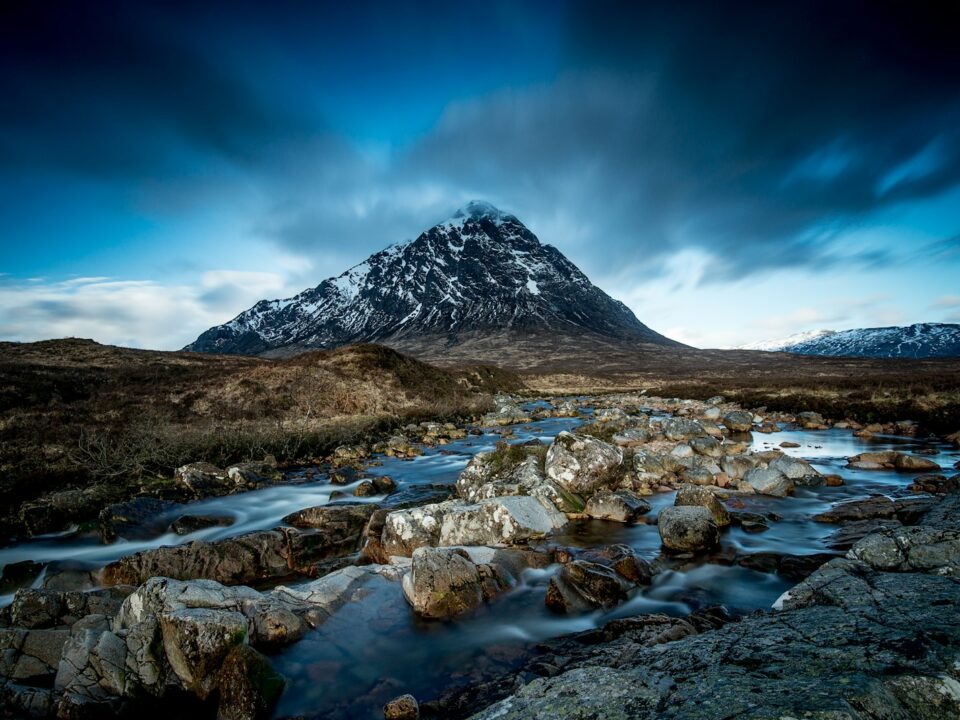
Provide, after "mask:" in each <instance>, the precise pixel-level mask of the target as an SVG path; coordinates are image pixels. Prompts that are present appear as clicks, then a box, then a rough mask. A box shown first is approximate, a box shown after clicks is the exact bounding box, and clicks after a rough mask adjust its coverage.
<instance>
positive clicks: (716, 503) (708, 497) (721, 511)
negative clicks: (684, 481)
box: [673, 485, 742, 527]
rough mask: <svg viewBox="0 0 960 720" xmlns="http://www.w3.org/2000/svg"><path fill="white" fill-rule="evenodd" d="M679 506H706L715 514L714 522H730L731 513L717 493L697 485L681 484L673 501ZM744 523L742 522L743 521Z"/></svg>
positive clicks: (722, 523) (719, 523)
mask: <svg viewBox="0 0 960 720" xmlns="http://www.w3.org/2000/svg"><path fill="white" fill-rule="evenodd" d="M673 504H674V505H677V506H699V507H705V508H707V510H709V511H710V514H711V515H712V516H713V520H714V522H715V523H716V524H717V525H718V526H719V527H723V526H725V525H729V524H730V513H729V512H727V509H726V507H724V505H723V503H722V502H720V499H719V498H718V497H717V495H716V493H714V492H712V491H710V490H709V489H707V488H704V487H700V486H697V485H681V486H680V489H679V490H678V491H677V496H676V498H675V499H674V502H673ZM741 525H742V523H741Z"/></svg>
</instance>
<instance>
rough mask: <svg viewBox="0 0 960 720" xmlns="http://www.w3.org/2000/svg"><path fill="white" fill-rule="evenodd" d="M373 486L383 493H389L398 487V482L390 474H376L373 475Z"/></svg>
mask: <svg viewBox="0 0 960 720" xmlns="http://www.w3.org/2000/svg"><path fill="white" fill-rule="evenodd" d="M373 486H374V487H375V488H376V490H377V492H378V493H380V494H381V495H389V494H390V493H392V492H394V491H395V490H396V489H397V483H396V481H394V479H393V478H392V477H390V476H389V475H376V476H374V477H373Z"/></svg>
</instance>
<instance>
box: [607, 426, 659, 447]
mask: <svg viewBox="0 0 960 720" xmlns="http://www.w3.org/2000/svg"><path fill="white" fill-rule="evenodd" d="M612 439H613V444H614V445H618V446H620V447H628V448H632V447H637V446H638V445H642V444H643V443H645V442H647V440H649V439H650V430H649V429H648V428H645V427H630V428H624V429H623V430H621V431H620V432H617V433H614V435H613V438H612Z"/></svg>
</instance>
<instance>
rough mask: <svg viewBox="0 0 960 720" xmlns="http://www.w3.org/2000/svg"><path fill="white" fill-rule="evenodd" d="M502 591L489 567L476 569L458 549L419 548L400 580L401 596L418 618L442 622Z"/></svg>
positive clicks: (477, 567) (499, 581)
mask: <svg viewBox="0 0 960 720" xmlns="http://www.w3.org/2000/svg"><path fill="white" fill-rule="evenodd" d="M501 587H502V582H501V580H500V579H499V577H498V576H497V573H496V572H495V571H494V570H493V568H492V567H491V566H478V565H476V564H475V563H474V562H473V561H472V560H470V556H469V555H468V554H467V553H466V551H464V550H462V549H460V548H428V547H420V548H417V549H416V550H414V552H413V564H412V567H411V571H410V573H409V574H407V575H405V576H404V578H403V593H404V596H405V597H406V598H407V602H409V603H410V605H411V606H412V607H413V609H414V611H415V612H416V613H417V614H418V615H422V616H423V617H426V618H433V619H446V618H450V617H454V616H456V615H461V614H463V613H465V612H467V611H470V610H473V609H475V608H477V607H479V606H480V605H481V604H482V603H483V601H484V599H485V598H486V597H489V596H492V595H493V594H495V592H497V591H499V590H500V589H501Z"/></svg>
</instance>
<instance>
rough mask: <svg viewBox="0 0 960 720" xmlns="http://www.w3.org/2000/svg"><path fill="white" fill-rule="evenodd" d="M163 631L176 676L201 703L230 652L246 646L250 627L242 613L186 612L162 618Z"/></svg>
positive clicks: (181, 611) (210, 690)
mask: <svg viewBox="0 0 960 720" xmlns="http://www.w3.org/2000/svg"><path fill="white" fill-rule="evenodd" d="M160 631H161V635H162V637H163V648H164V651H165V652H166V656H167V661H168V662H169V663H170V667H171V669H172V670H173V672H174V674H175V675H176V676H177V678H179V680H180V682H181V683H182V684H183V686H184V688H186V689H187V690H189V691H190V692H192V693H194V694H195V695H197V696H198V697H199V698H200V699H201V700H202V699H205V698H206V697H207V695H209V694H210V693H211V692H212V691H213V689H214V688H215V687H216V676H217V671H218V670H219V669H220V667H221V665H222V664H223V661H224V660H225V659H226V657H227V654H228V653H229V652H230V650H231V649H232V648H233V647H234V646H236V645H242V644H244V643H246V642H247V635H248V633H249V624H248V620H247V618H246V617H245V616H244V615H243V614H241V613H239V612H232V611H224V610H213V609H208V608H184V609H182V610H175V611H172V612H166V613H163V614H162V615H160Z"/></svg>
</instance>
